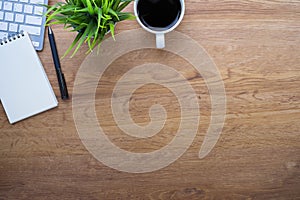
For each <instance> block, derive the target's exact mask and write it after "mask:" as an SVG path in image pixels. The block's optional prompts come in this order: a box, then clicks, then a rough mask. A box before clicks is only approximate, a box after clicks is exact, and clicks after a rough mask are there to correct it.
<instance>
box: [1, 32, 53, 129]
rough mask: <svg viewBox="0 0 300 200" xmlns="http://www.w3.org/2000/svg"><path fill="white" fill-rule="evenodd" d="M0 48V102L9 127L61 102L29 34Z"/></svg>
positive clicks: (14, 39)
mask: <svg viewBox="0 0 300 200" xmlns="http://www.w3.org/2000/svg"><path fill="white" fill-rule="evenodd" d="M2 43H3V44H2V45H0V63H1V65H0V88H1V89H0V98H1V102H2V105H3V107H4V110H5V112H6V114H7V117H8V119H9V122H10V123H15V122H17V121H20V120H22V119H25V118H27V117H30V116H32V115H35V114H38V113H40V112H43V111H46V110H48V109H50V108H54V107H56V106H57V104H58V102H57V99H56V97H55V94H54V92H53V90H52V87H51V85H50V82H49V80H48V78H47V75H46V73H45V71H44V68H43V66H42V64H41V62H40V59H39V57H38V55H37V53H36V51H35V49H34V47H33V45H32V43H31V40H30V38H29V35H28V34H27V33H24V34H22V35H21V34H19V35H18V37H14V38H13V39H11V41H7V42H6V43H5V42H2Z"/></svg>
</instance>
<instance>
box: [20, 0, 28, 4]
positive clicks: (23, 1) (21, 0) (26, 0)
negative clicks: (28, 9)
mask: <svg viewBox="0 0 300 200" xmlns="http://www.w3.org/2000/svg"><path fill="white" fill-rule="evenodd" d="M20 2H21V3H28V0H20Z"/></svg>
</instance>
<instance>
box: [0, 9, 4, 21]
mask: <svg viewBox="0 0 300 200" xmlns="http://www.w3.org/2000/svg"><path fill="white" fill-rule="evenodd" d="M3 19H4V12H2V11H0V20H3Z"/></svg>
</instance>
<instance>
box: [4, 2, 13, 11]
mask: <svg viewBox="0 0 300 200" xmlns="http://www.w3.org/2000/svg"><path fill="white" fill-rule="evenodd" d="M3 10H7V11H12V3H11V2H7V1H5V2H4V5H3Z"/></svg>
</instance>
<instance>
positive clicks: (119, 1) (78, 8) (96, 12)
mask: <svg viewBox="0 0 300 200" xmlns="http://www.w3.org/2000/svg"><path fill="white" fill-rule="evenodd" d="M131 1H133V0H66V1H65V2H57V3H56V4H54V5H52V6H47V7H48V11H47V12H46V16H47V21H46V24H47V25H53V24H64V28H65V29H71V30H70V31H76V32H77V36H76V37H75V39H74V40H73V42H72V44H71V45H70V47H69V48H68V49H67V50H66V52H65V54H64V55H63V57H65V56H66V55H67V54H69V53H70V51H71V50H72V49H74V48H75V49H74V51H73V54H72V55H71V57H73V56H74V55H75V54H76V52H77V51H78V50H79V48H80V47H81V45H82V44H83V43H87V44H88V47H89V50H88V52H87V53H89V52H91V51H92V49H93V48H94V47H95V46H96V45H98V47H99V46H100V44H101V42H102V40H103V39H104V36H105V35H106V34H107V33H109V32H110V34H111V35H112V37H113V38H114V32H115V25H116V23H117V22H120V21H123V20H128V19H135V17H134V15H133V14H132V13H130V12H122V10H123V9H124V8H125V7H126V6H127V5H128V4H129V3H130V2H131Z"/></svg>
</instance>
